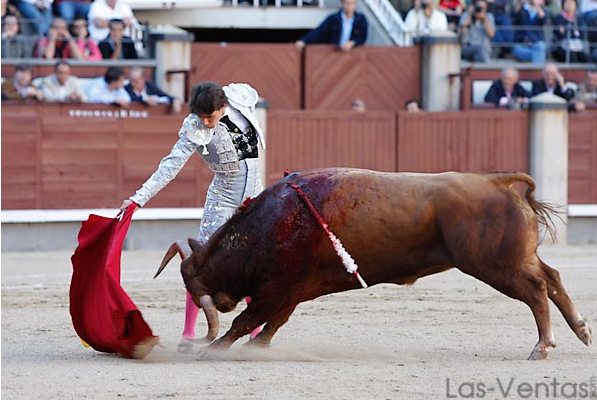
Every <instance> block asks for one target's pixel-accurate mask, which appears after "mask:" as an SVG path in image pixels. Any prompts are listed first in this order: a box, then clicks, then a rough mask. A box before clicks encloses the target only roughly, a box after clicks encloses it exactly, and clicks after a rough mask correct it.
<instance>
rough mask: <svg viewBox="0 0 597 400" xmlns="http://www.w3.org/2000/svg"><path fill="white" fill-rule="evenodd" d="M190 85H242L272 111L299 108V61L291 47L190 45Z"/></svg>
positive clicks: (298, 56)
mask: <svg viewBox="0 0 597 400" xmlns="http://www.w3.org/2000/svg"><path fill="white" fill-rule="evenodd" d="M191 65H192V66H193V70H192V71H191V83H192V84H195V83H197V82H200V81H204V80H213V81H216V82H218V83H220V84H222V85H225V84H227V83H230V82H245V83H248V84H250V85H252V86H253V87H254V88H255V89H257V91H258V92H259V95H260V96H261V97H263V98H264V99H266V100H267V101H268V103H269V105H270V107H271V108H274V109H298V108H300V107H301V59H300V52H299V50H298V49H297V48H296V46H295V45H293V44H267V45H264V44H227V45H226V46H221V45H219V44H214V43H193V45H192V59H191Z"/></svg>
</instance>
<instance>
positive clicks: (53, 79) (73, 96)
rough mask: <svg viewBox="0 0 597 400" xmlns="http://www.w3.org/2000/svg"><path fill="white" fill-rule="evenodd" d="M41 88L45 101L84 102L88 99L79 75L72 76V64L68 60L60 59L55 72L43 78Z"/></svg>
mask: <svg viewBox="0 0 597 400" xmlns="http://www.w3.org/2000/svg"><path fill="white" fill-rule="evenodd" d="M39 88H40V90H41V92H42V94H43V96H44V100H45V101H51V102H62V103H84V102H85V101H86V99H87V98H86V96H85V93H83V91H82V90H81V88H80V87H79V80H78V79H77V77H75V76H71V72H70V65H69V64H68V63H67V62H66V61H58V62H57V63H56V65H55V66H54V73H53V74H52V75H49V76H46V77H45V78H43V79H42V81H41V83H40V84H39Z"/></svg>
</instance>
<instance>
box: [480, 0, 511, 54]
mask: <svg viewBox="0 0 597 400" xmlns="http://www.w3.org/2000/svg"><path fill="white" fill-rule="evenodd" d="M509 6H510V2H509V0H488V6H487V10H488V12H490V13H491V14H492V15H493V19H494V21H495V26H496V31H495V35H494V36H493V39H492V40H491V41H492V42H493V43H495V44H497V45H498V46H500V49H499V53H498V57H505V56H506V55H508V54H510V53H511V51H512V48H511V47H510V46H511V43H512V42H513V41H514V31H513V30H512V19H511V18H510V12H509Z"/></svg>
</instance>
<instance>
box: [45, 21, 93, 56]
mask: <svg viewBox="0 0 597 400" xmlns="http://www.w3.org/2000/svg"><path fill="white" fill-rule="evenodd" d="M34 55H35V56H37V57H40V56H41V57H43V58H46V59H49V60H53V59H62V58H74V59H76V60H80V59H82V56H81V52H80V51H79V46H77V42H76V41H75V39H73V37H72V36H71V34H70V32H69V31H68V25H67V24H66V21H65V20H64V19H62V18H60V17H56V18H54V20H53V21H52V27H51V28H50V30H49V31H48V35H47V36H46V37H42V38H41V39H39V41H38V42H37V46H36V48H35V51H34Z"/></svg>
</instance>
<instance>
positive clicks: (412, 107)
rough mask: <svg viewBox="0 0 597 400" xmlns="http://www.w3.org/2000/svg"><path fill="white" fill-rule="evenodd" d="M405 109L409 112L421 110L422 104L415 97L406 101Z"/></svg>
mask: <svg viewBox="0 0 597 400" xmlns="http://www.w3.org/2000/svg"><path fill="white" fill-rule="evenodd" d="M404 109H405V110H406V111H408V112H421V111H422V110H421V106H420V105H419V102H418V101H417V100H415V99H410V100H407V101H406V102H405V103H404Z"/></svg>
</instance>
